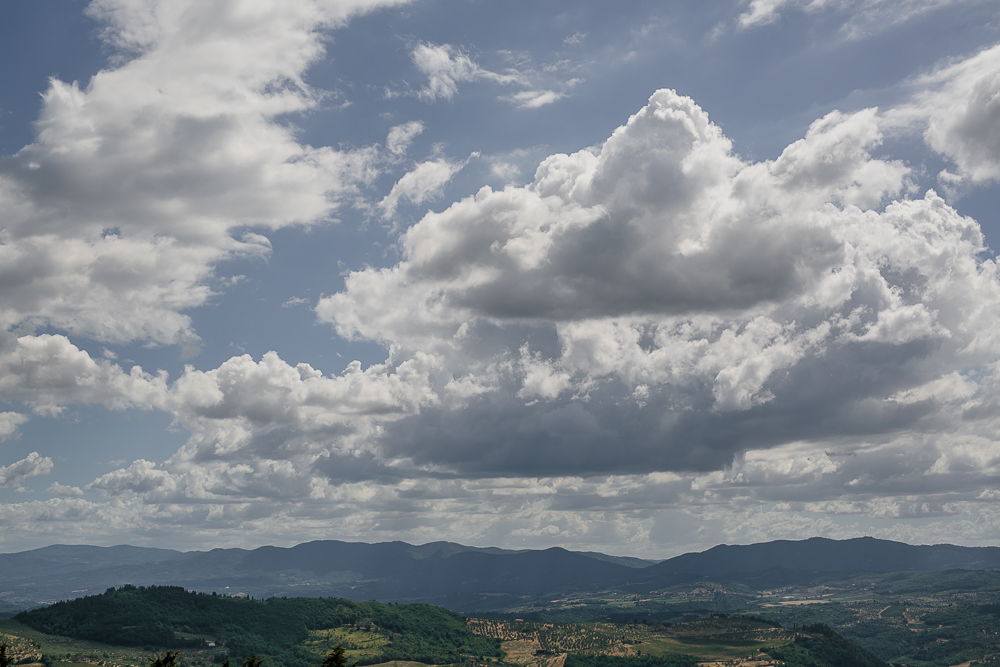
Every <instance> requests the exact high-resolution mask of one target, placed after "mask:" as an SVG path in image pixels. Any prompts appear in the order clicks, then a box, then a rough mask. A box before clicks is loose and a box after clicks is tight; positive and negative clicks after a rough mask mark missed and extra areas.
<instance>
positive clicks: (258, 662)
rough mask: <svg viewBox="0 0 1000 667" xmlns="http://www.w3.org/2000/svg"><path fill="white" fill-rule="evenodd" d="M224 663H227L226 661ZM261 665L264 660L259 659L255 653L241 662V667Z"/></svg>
mask: <svg viewBox="0 0 1000 667" xmlns="http://www.w3.org/2000/svg"><path fill="white" fill-rule="evenodd" d="M226 662H229V661H228V660H226ZM262 664H264V660H263V659H259V658H258V657H257V654H256V653H254V654H253V655H252V656H250V657H249V658H247V659H246V660H244V661H243V667H260V666H261V665H262Z"/></svg>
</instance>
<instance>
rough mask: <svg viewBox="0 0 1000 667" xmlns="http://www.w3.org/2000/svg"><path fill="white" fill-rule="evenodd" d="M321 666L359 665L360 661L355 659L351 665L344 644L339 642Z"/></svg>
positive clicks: (341, 666) (344, 666)
mask: <svg viewBox="0 0 1000 667" xmlns="http://www.w3.org/2000/svg"><path fill="white" fill-rule="evenodd" d="M320 667H358V661H357V660H355V661H354V662H352V663H351V664H350V665H348V664H347V656H346V655H345V653H344V645H343V644H337V645H336V646H335V647H334V648H333V650H332V651H330V652H329V653H328V654H327V655H326V659H324V660H323V664H322V665H320Z"/></svg>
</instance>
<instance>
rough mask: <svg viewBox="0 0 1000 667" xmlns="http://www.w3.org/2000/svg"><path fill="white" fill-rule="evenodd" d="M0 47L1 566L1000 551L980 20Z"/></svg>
mask: <svg viewBox="0 0 1000 667" xmlns="http://www.w3.org/2000/svg"><path fill="white" fill-rule="evenodd" d="M0 31H2V34H0V62H2V63H4V65H3V66H2V67H0V218H2V221H0V327H2V328H3V329H4V332H3V338H2V340H0V401H2V404H0V437H2V438H3V440H2V441H0V505H2V509H0V527H2V530H0V550H3V551H17V550H22V549H27V548H32V547H37V546H42V545H45V544H50V543H54V542H61V543H91V544H118V543H132V544H142V545H151V546H174V547H177V548H182V549H206V548H212V547H216V546H258V545H263V544H278V545H288V544H294V543H297V542H301V541H305V540H309V539H319V538H330V539H347V540H364V541H383V540H390V539H403V540H407V541H411V542H415V543H422V542H428V541H432V540H438V539H445V540H453V541H458V542H463V543H467V544H476V545H496V546H504V547H548V546H553V545H559V546H565V547H568V548H577V549H592V550H600V551H606V552H613V553H619V554H630V555H638V556H645V557H654V558H655V557H669V556H671V555H675V554H677V553H681V552H684V551H689V550H692V549H701V548H707V547H709V546H713V545H715V544H718V543H722V542H729V543H746V542H753V541H762V540H767V539H777V538H785V539H796V538H805V537H810V536H813V535H824V536H829V537H852V536H856V535H860V534H868V535H878V536H882V537H886V538H891V539H899V540H903V541H909V542H914V543H931V542H952V543H960V544H970V545H972V544H995V543H996V541H997V539H998V538H1000V512H998V508H997V504H996V503H997V502H998V501H1000V487H998V486H997V482H996V480H997V479H998V477H997V475H998V473H1000V442H998V441H997V439H996V436H995V433H996V431H997V429H996V426H997V418H996V412H997V406H998V405H1000V394H998V393H997V387H998V386H1000V382H998V379H1000V377H998V372H1000V366H998V357H1000V334H998V333H997V331H1000V330H998V329H997V328H996V326H995V322H996V319H997V317H998V316H1000V276H998V273H997V268H996V265H995V262H994V252H993V250H992V249H993V248H996V247H998V246H1000V217H998V213H997V211H998V210H1000V207H998V203H1000V189H998V180H1000V103H998V101H997V100H998V99H1000V14H998V12H997V10H996V7H995V4H994V3H990V2H985V1H982V2H980V1H977V0H898V1H896V2H892V1H889V0H881V1H879V2H860V1H856V0H812V1H807V0H752V1H750V2H748V1H745V0H732V1H727V2H719V3H702V2H676V3H666V4H665V3H654V2H635V3H629V4H628V5H627V6H626V7H624V8H623V7H621V6H619V5H614V4H611V3H603V2H572V3H571V2H547V3H527V2H504V3H498V2H484V1H475V2H473V1H466V2H437V1H427V2H419V1H412V2H402V1H396V0H373V1H368V0H302V1H301V2H295V3H277V2H269V1H265V0H256V1H254V2H251V1H250V0H219V1H214V0H213V1H211V2H205V1H202V2H194V1H193V0H93V1H92V2H90V3H87V2H82V1H71V0H63V1H56V0H39V1H37V2H31V3H28V2H13V3H5V4H3V5H2V6H0Z"/></svg>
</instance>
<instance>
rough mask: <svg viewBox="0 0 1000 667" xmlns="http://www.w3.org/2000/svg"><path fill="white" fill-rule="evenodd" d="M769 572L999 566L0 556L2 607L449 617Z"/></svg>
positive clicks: (950, 555) (817, 549) (910, 551)
mask: <svg viewBox="0 0 1000 667" xmlns="http://www.w3.org/2000/svg"><path fill="white" fill-rule="evenodd" d="M773 568H785V569H788V570H794V571H802V572H840V571H842V572H850V571H867V572H902V571H935V570H953V569H967V570H993V569H1000V547H960V546H954V545H948V544H940V545H926V546H914V545H909V544H904V543H901V542H892V541H887V540H879V539H875V538H870V537H864V538H855V539H849V540H831V539H826V538H819V537H815V538H810V539H807V540H801V541H788V540H778V541H774V542H766V543H761V544H751V545H742V546H734V545H720V546H717V547H713V548H711V549H709V550H707V551H703V552H699V553H687V554H683V555H681V556H677V557H674V558H670V559H667V560H664V561H660V562H656V561H648V560H642V559H638V558H628V557H620V556H608V555H605V554H601V553H594V552H574V551H567V550H565V549H562V548H558V547H554V548H551V549H545V550H521V551H514V550H506V549H498V548H480V547H468V546H463V545H460V544H454V543H450V542H433V543H430V544H424V545H420V546H414V545H411V544H407V543H405V542H383V543H377V544H366V543H361V542H340V541H334V540H324V541H316V542H307V543H304V544H299V545H297V546H294V547H289V548H283V547H273V546H265V547H260V548H257V549H252V550H246V549H213V550H211V551H189V552H181V551H175V550H171V549H153V548H146V547H134V546H126V545H123V546H115V547H96V546H87V545H76V546H74V545H53V546H48V547H43V548H40V549H34V550H31V551H24V552H19V553H9V554H0V610H4V611H16V610H21V609H25V608H31V607H36V606H39V605H43V604H47V603H51V602H53V601H56V600H61V599H71V598H75V597H80V596H84V595H94V594H96V593H103V592H104V591H105V590H106V589H107V588H110V587H120V586H122V585H124V584H134V585H138V586H143V585H152V584H158V585H179V586H184V587H185V588H187V589H190V590H199V591H206V592H213V591H216V592H219V593H224V594H230V595H248V596H252V597H271V596H287V597H300V596H306V597H317V596H334V597H344V598H350V599H353V600H380V601H386V602H390V601H391V602H428V603H431V604H437V605H441V606H444V607H448V608H451V609H454V610H458V611H480V612H482V611H489V610H496V609H502V608H506V607H510V606H511V604H512V602H515V601H517V600H518V599H525V598H532V597H538V596H554V595H559V594H565V593H567V592H572V593H579V592H586V591H591V592H592V591H599V590H602V589H608V588H612V587H627V589H628V590H630V591H634V592H639V591H651V590H657V589H658V588H661V587H664V586H668V585H671V584H675V583H678V582H682V581H685V580H694V579H698V578H706V577H726V578H730V579H731V578H733V577H740V576H744V575H747V574H750V573H754V572H761V571H765V570H770V569H773Z"/></svg>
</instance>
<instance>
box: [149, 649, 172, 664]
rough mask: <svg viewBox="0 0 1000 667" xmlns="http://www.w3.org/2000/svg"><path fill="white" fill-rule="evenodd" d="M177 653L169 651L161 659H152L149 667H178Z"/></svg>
mask: <svg viewBox="0 0 1000 667" xmlns="http://www.w3.org/2000/svg"><path fill="white" fill-rule="evenodd" d="M178 655H179V654H178V653H177V652H175V651H167V652H166V653H164V654H163V655H162V656H161V657H159V658H151V659H150V661H149V667H177V656H178Z"/></svg>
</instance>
